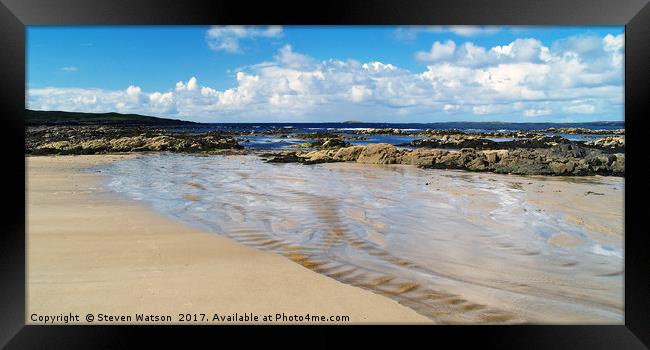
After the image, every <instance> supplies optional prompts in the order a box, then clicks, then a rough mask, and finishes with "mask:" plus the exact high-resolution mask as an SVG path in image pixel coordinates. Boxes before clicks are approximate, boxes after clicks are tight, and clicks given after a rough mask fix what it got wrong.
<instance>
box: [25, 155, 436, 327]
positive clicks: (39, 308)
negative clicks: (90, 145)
mask: <svg viewBox="0 0 650 350" xmlns="http://www.w3.org/2000/svg"><path fill="white" fill-rule="evenodd" d="M131 157H132V156H129V155H116V156H112V155H102V156H61V157H27V158H26V173H27V179H26V187H27V188H26V198H27V208H26V211H27V217H26V220H27V224H26V228H27V230H26V231H27V232H26V244H27V296H26V299H27V310H26V312H27V314H26V320H27V323H28V324H40V323H39V322H33V321H31V315H32V314H38V315H41V316H42V315H59V314H68V313H73V314H79V315H80V316H81V320H80V323H81V324H87V323H86V321H85V320H84V315H86V314H87V313H93V314H97V313H104V314H111V315H134V314H135V313H145V314H155V315H171V316H172V318H173V323H176V321H177V318H178V314H179V313H191V314H194V313H197V314H200V313H205V314H208V315H212V314H214V313H218V314H219V315H231V314H232V313H235V312H238V313H240V314H242V313H245V312H248V313H251V312H252V313H255V314H259V315H263V314H273V315H275V314H276V313H286V314H287V315H295V314H298V315H304V314H306V313H309V314H311V315H325V316H330V315H347V316H349V317H350V321H351V322H356V323H423V322H431V320H430V319H428V318H426V317H424V316H422V315H419V314H417V313H416V312H415V311H413V310H412V309H409V308H407V307H405V306H402V305H399V304H398V303H397V302H396V301H394V300H391V299H389V298H385V297H383V296H380V295H377V294H375V293H372V292H371V291H367V290H363V289H361V288H356V287H353V286H351V285H347V284H343V283H341V282H338V281H336V280H335V279H332V278H328V277H325V276H323V275H321V274H318V273H315V272H313V271H310V270H309V269H307V268H305V267H303V266H300V265H299V264H295V263H293V262H291V261H290V260H288V259H286V258H284V257H282V256H279V255H276V254H272V253H269V252H263V251H260V250H258V249H255V248H252V247H248V246H245V245H242V244H240V243H237V242H234V241H233V240H231V239H228V238H226V237H222V236H219V235H215V234H208V233H206V232H205V230H201V229H197V228H195V227H190V226H189V225H186V224H183V223H180V222H178V221H176V220H172V219H170V218H169V217H166V216H164V215H161V214H160V213H156V212H154V211H152V210H151V209H150V208H149V207H148V206H147V205H145V204H143V203H139V202H137V201H133V200H129V199H127V198H125V197H121V196H117V195H115V194H114V193H113V192H112V191H110V190H109V189H108V188H106V186H105V183H104V182H103V181H104V180H103V177H102V174H101V173H99V172H97V171H96V170H90V171H89V170H88V169H89V168H92V167H97V166H102V165H105V164H107V163H111V162H115V161H118V160H125V159H128V158H131ZM188 200H191V198H189V199H188ZM60 323H62V322H59V324H60ZM106 323H121V321H115V322H102V323H101V324H106ZM126 323H129V322H126ZM154 323H155V322H154ZM199 323H200V322H199ZM273 323H275V322H273ZM310 323H311V322H310ZM319 323H322V322H319ZM326 323H330V322H326ZM342 323H345V322H342ZM93 324H98V322H97V320H95V322H94V323H93Z"/></svg>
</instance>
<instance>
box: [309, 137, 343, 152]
mask: <svg viewBox="0 0 650 350" xmlns="http://www.w3.org/2000/svg"><path fill="white" fill-rule="evenodd" d="M296 147H297V148H315V149H330V148H341V147H350V143H349V142H346V141H343V140H341V139H340V138H336V137H334V138H322V139H318V140H316V141H314V142H305V143H301V144H299V145H296Z"/></svg>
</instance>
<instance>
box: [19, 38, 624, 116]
mask: <svg viewBox="0 0 650 350" xmlns="http://www.w3.org/2000/svg"><path fill="white" fill-rule="evenodd" d="M623 41H624V40H623V37H622V35H619V36H611V35H608V36H605V37H591V36H590V37H574V38H568V39H567V40H563V41H562V42H558V43H555V44H553V45H550V47H547V46H545V45H544V44H543V43H542V42H540V41H538V40H536V39H533V38H522V39H517V40H514V41H513V42H510V43H503V44H502V45H497V46H493V47H482V46H479V45H476V44H474V43H471V42H464V43H456V42H454V41H447V42H437V43H433V44H432V46H431V49H430V50H428V51H423V55H422V57H421V58H423V59H425V58H426V61H427V62H428V65H427V66H426V69H424V70H423V71H420V72H411V71H409V70H406V69H403V68H400V67H398V66H396V65H393V64H390V63H387V62H379V61H370V62H365V63H361V62H357V61H354V60H337V59H329V60H324V61H318V60H316V59H314V58H312V57H310V56H308V55H305V54H302V53H299V52H296V51H295V50H294V48H293V47H291V46H289V45H286V46H284V47H282V48H280V49H279V50H278V51H277V53H276V54H275V55H274V56H273V59H272V60H270V61H266V62H260V63H259V64H256V65H253V66H249V67H246V68H245V69H241V70H240V71H238V72H237V73H236V77H235V78H236V82H235V84H233V86H231V87H229V88H224V89H216V88H213V87H210V86H205V85H201V83H200V80H199V79H197V77H190V78H189V79H187V80H182V81H179V82H178V83H176V85H175V86H174V87H172V88H170V89H169V90H167V91H155V92H144V91H142V90H141V89H140V88H139V87H138V86H129V87H127V88H126V89H125V90H120V91H107V90H100V89H72V88H44V89H29V90H28V106H29V108H33V109H43V110H46V109H50V110H53V109H56V110H71V111H90V112H93V111H103V112H105V111H118V112H137V113H142V114H154V115H164V116H174V117H179V118H184V119H193V120H198V121H201V120H203V121H242V120H248V121H287V120H291V121H300V120H311V121H313V120H328V121H332V120H349V119H364V118H365V119H366V120H386V121H400V120H416V119H418V120H423V119H425V120H436V119H438V120H450V119H453V118H454V117H456V118H459V120H468V119H475V120H514V121H516V120H522V118H527V120H530V119H535V118H537V119H536V120H544V118H548V117H556V118H558V117H567V116H576V118H578V119H580V118H585V117H587V118H592V119H593V118H597V119H608V120H612V119H622V117H623V71H622V66H621V60H622V55H623ZM595 44H598V45H597V46H595ZM416 55H417V54H416ZM405 118H406V119H405ZM540 118H541V119H540Z"/></svg>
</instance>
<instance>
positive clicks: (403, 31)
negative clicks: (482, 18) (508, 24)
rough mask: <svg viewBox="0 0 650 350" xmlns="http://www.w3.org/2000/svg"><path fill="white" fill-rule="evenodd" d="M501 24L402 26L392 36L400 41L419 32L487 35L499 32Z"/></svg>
mask: <svg viewBox="0 0 650 350" xmlns="http://www.w3.org/2000/svg"><path fill="white" fill-rule="evenodd" d="M502 29H503V27H501V26H468V25H457V26H404V27H398V28H396V29H395V31H394V32H393V37H394V38H396V39H397V40H400V41H413V40H415V39H416V38H417V36H418V34H420V33H451V34H455V35H458V36H462V37H478V36H488V35H493V34H496V33H498V32H500V31H501V30H502Z"/></svg>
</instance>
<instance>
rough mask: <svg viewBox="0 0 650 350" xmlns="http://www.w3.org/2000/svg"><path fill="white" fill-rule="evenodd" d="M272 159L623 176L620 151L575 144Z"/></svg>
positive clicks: (359, 150) (368, 149) (372, 148)
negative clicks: (611, 151) (606, 151)
mask: <svg viewBox="0 0 650 350" xmlns="http://www.w3.org/2000/svg"><path fill="white" fill-rule="evenodd" d="M271 161H272V162H298V163H304V164H316V163H327V162H342V161H356V162H358V163H365V164H411V165H415V166H418V167H421V168H435V169H463V170H469V171H489V172H495V173H503V174H519V175H565V176H573V175H596V174H598V175H614V176H624V174H625V155H624V154H607V153H603V152H602V151H600V150H596V149H593V148H588V147H584V146H580V145H577V144H567V143H560V144H556V145H553V146H550V147H547V148H517V149H502V150H476V149H473V148H462V149H460V150H444V149H424V148H420V149H416V150H405V149H398V148H397V147H395V146H393V145H390V144H385V143H379V144H372V145H368V146H353V147H346V148H340V149H337V150H322V151H312V152H290V153H287V152H285V153H283V154H276V155H274V156H273V159H271Z"/></svg>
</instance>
